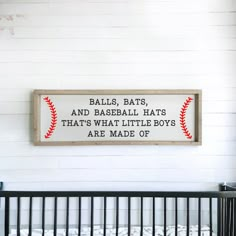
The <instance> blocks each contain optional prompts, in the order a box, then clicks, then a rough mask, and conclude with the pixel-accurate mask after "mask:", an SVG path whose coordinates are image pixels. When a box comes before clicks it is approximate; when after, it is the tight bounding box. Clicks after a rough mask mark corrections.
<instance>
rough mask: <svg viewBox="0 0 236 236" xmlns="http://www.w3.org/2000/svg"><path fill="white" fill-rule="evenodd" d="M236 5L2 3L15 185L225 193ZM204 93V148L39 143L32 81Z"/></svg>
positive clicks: (3, 176) (10, 170)
mask: <svg viewBox="0 0 236 236" xmlns="http://www.w3.org/2000/svg"><path fill="white" fill-rule="evenodd" d="M235 19H236V1H234V0H224V1H222V0H198V1H195V0H130V1H126V0H0V81H1V83H0V126H1V132H0V180H2V181H4V183H5V189H8V190H10V189H21V190H26V189H45V190H46V189H71V190H72V189H74V190H215V189H217V184H218V183H219V182H222V181H234V180H236V147H235V146H236V79H235V75H236V69H235V68H236V67H235V62H236V20H235ZM181 88H183V89H186V88H189V89H190V88H191V89H202V90H203V145H202V146H199V147H186V146H89V147H87V146H82V147H36V146H33V144H32V117H31V115H32V103H31V92H32V90H33V89H181Z"/></svg>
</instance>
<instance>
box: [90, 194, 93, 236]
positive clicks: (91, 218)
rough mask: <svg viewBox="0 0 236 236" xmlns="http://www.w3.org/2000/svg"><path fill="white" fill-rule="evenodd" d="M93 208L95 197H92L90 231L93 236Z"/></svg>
mask: <svg viewBox="0 0 236 236" xmlns="http://www.w3.org/2000/svg"><path fill="white" fill-rule="evenodd" d="M93 208H94V198H93V197H91V215H90V216H91V221H90V223H91V231H90V236H93V214H94V211H93Z"/></svg>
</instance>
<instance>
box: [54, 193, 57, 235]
mask: <svg viewBox="0 0 236 236" xmlns="http://www.w3.org/2000/svg"><path fill="white" fill-rule="evenodd" d="M54 236H57V197H55V198H54Z"/></svg>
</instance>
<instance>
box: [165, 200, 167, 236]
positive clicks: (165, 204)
mask: <svg viewBox="0 0 236 236" xmlns="http://www.w3.org/2000/svg"><path fill="white" fill-rule="evenodd" d="M166 228H167V226H166V197H164V236H166Z"/></svg>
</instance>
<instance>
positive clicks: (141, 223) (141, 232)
mask: <svg viewBox="0 0 236 236" xmlns="http://www.w3.org/2000/svg"><path fill="white" fill-rule="evenodd" d="M140 221H141V222H140V225H141V231H140V236H143V197H141V219H140Z"/></svg>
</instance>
